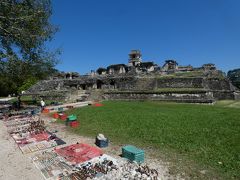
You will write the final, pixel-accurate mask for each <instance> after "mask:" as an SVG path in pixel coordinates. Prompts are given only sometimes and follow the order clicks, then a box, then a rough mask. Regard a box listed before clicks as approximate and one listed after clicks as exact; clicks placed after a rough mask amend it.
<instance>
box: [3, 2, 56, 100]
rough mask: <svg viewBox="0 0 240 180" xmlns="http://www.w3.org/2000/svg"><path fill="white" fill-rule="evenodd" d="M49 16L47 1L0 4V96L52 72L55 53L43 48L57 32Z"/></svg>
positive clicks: (53, 70)
mask: <svg viewBox="0 0 240 180" xmlns="http://www.w3.org/2000/svg"><path fill="white" fill-rule="evenodd" d="M51 15H52V6H51V0H1V1H0V95H7V94H9V93H16V92H17V91H18V90H19V88H20V87H21V88H22V87H23V85H24V84H30V82H32V83H33V82H35V81H37V80H40V79H44V78H46V77H47V76H48V75H50V74H52V73H54V72H56V69H54V67H55V66H56V64H57V63H58V60H57V58H56V55H57V54H58V53H59V51H54V52H51V51H49V50H48V49H47V48H46V46H45V43H46V42H47V41H50V40H52V38H53V35H54V34H55V33H56V32H57V30H58V28H57V27H56V26H54V25H53V24H51V23H50V17H51ZM33 79H34V80H33ZM21 88H20V89H21Z"/></svg>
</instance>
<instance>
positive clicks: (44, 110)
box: [42, 108, 50, 113]
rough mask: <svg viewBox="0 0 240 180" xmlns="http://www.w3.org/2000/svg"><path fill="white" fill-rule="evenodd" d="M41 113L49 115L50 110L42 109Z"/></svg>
mask: <svg viewBox="0 0 240 180" xmlns="http://www.w3.org/2000/svg"><path fill="white" fill-rule="evenodd" d="M42 112H43V113H49V112H50V110H49V109H47V108H44V109H43V111H42Z"/></svg>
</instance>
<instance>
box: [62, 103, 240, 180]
mask: <svg viewBox="0 0 240 180" xmlns="http://www.w3.org/2000/svg"><path fill="white" fill-rule="evenodd" d="M67 113H68V114H76V115H77V116H78V119H79V121H80V127H79V128H77V129H74V130H73V131H75V132H76V133H79V134H81V135H86V136H95V135H96V134H98V133H103V134H105V135H106V136H108V137H109V138H110V140H111V141H112V142H113V143H116V144H128V143H131V144H134V145H137V146H140V147H143V148H144V147H145V148H147V147H151V148H153V149H155V150H156V154H164V155H165V157H166V158H167V160H169V161H170V162H171V161H172V162H173V163H175V164H176V166H178V167H179V169H180V171H185V170H186V169H190V173H189V174H191V173H193V176H194V177H197V178H199V179H200V178H201V176H200V175H199V174H198V173H199V171H200V170H207V171H206V172H207V173H206V174H205V173H204V174H205V175H203V177H202V179H206V178H210V179H211V178H213V177H214V178H217V179H230V178H234V179H239V178H240V174H239V170H240V111H239V109H238V108H229V107H224V106H222V105H219V104H217V105H193V104H175V103H162V102H124V101H109V102H104V106H103V107H91V106H88V107H84V108H79V109H73V110H70V111H68V112H67ZM146 153H147V151H146ZM195 167H196V168H195ZM191 171H192V172H191ZM187 173H188V172H187ZM200 174H201V173H200Z"/></svg>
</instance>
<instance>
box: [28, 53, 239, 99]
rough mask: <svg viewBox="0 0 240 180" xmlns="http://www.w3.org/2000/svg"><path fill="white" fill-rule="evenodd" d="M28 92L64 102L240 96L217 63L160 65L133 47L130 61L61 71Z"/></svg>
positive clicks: (231, 97)
mask: <svg viewBox="0 0 240 180" xmlns="http://www.w3.org/2000/svg"><path fill="white" fill-rule="evenodd" d="M28 94H33V95H36V96H41V97H44V98H45V99H52V100H54V99H55V100H64V101H71V102H76V101H85V100H160V101H174V102H189V103H213V102H215V101H216V100H224V99H232V100H233V99H239V97H240V94H239V91H237V89H236V88H235V87H234V86H233V85H232V84H231V82H230V81H229V80H228V79H227V77H226V75H225V74H224V73H223V72H222V71H221V70H218V69H216V67H215V65H214V64H204V65H202V66H201V67H192V66H191V65H188V66H182V65H179V64H178V63H177V61H175V60H166V61H165V63H164V64H163V65H162V66H160V65H157V64H155V63H154V62H152V61H144V60H143V59H142V54H141V51H139V50H132V51H131V52H130V53H129V59H128V63H127V64H114V65H110V66H108V67H106V68H104V67H100V68H98V69H97V70H96V71H91V72H90V73H89V74H87V75H79V74H78V73H76V72H69V73H59V74H56V75H55V76H54V77H51V78H50V79H48V80H44V81H40V82H39V83H37V84H36V85H34V86H33V87H31V88H30V89H29V90H28Z"/></svg>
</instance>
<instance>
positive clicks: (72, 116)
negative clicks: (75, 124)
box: [68, 114, 77, 121]
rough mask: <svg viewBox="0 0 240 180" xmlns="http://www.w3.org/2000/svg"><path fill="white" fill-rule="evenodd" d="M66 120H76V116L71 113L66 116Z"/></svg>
mask: <svg viewBox="0 0 240 180" xmlns="http://www.w3.org/2000/svg"><path fill="white" fill-rule="evenodd" d="M68 120H69V121H75V120H77V116H76V115H73V114H72V115H70V116H68Z"/></svg>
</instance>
